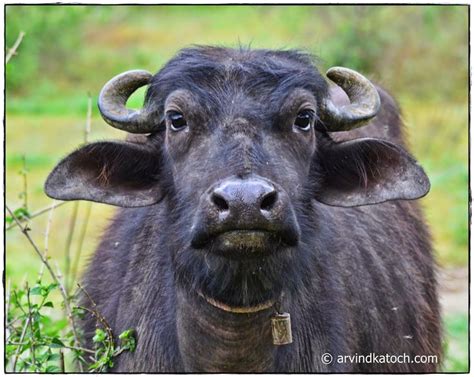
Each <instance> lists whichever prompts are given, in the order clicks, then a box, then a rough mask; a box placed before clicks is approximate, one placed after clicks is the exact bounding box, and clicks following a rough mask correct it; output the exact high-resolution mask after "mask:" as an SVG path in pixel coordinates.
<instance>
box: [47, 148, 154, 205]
mask: <svg viewBox="0 0 474 377" xmlns="http://www.w3.org/2000/svg"><path fill="white" fill-rule="evenodd" d="M161 169H162V168H161V164H160V155H159V153H158V151H157V150H153V149H151V147H149V146H145V145H143V144H142V145H140V144H135V143H130V142H98V143H93V144H89V145H86V146H84V147H82V148H79V149H78V150H76V151H75V152H73V153H71V154H70V155H69V156H67V157H66V158H64V159H63V160H62V161H61V162H60V163H59V164H58V165H57V166H56V167H55V168H54V170H53V171H52V172H51V173H50V174H49V176H48V179H47V180H46V184H45V192H46V194H47V195H48V196H50V197H52V198H55V199H61V200H76V199H83V200H91V201H93V202H99V203H107V204H113V205H116V206H120V207H142V206H147V205H151V204H155V203H157V202H158V201H160V199H161V198H162V196H163V192H162V188H161V185H160V182H159V180H160V175H161Z"/></svg>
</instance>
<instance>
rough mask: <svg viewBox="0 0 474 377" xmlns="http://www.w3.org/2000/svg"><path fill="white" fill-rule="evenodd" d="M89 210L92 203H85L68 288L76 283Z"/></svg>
mask: <svg viewBox="0 0 474 377" xmlns="http://www.w3.org/2000/svg"><path fill="white" fill-rule="evenodd" d="M91 209H92V203H90V202H88V203H86V214H85V218H84V222H83V223H82V227H81V233H80V235H79V241H78V246H77V251H76V254H75V255H74V261H73V263H72V267H71V274H70V275H71V280H70V286H72V283H74V282H75V281H76V277H77V271H78V269H79V261H80V259H81V253H82V248H83V246H84V240H85V238H86V232H87V225H89V219H90V216H91Z"/></svg>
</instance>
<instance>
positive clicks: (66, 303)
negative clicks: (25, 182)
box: [5, 205, 83, 372]
mask: <svg viewBox="0 0 474 377" xmlns="http://www.w3.org/2000/svg"><path fill="white" fill-rule="evenodd" d="M5 207H6V209H7V211H8V212H9V213H10V215H11V216H12V218H13V220H14V221H15V222H16V223H17V224H18V226H19V227H20V229H21V232H22V233H23V234H24V235H25V237H26V239H27V240H28V242H29V243H30V245H31V246H32V247H33V249H34V250H35V252H36V254H37V255H38V257H39V258H40V259H41V262H43V263H44V265H45V266H46V268H47V269H48V271H49V273H50V275H51V278H52V279H53V281H54V282H55V283H56V284H58V287H59V291H60V293H61V296H62V297H63V301H64V308H65V310H66V314H67V318H68V320H69V323H70V324H71V330H72V334H73V337H74V344H75V345H77V346H79V345H80V342H79V337H78V335H77V330H76V324H75V322H74V317H73V316H72V311H71V306H70V304H69V298H68V296H67V293H66V289H65V288H64V285H63V284H62V283H61V281H60V280H59V279H58V277H57V276H56V274H55V273H54V271H53V269H52V268H51V265H50V264H49V262H48V260H47V259H45V258H44V257H43V253H41V251H40V250H39V248H38V246H36V243H35V242H34V241H33V239H32V238H31V237H30V235H29V233H28V230H27V228H26V227H23V226H22V225H21V223H20V221H19V220H18V218H17V217H16V216H15V214H14V213H13V212H12V210H11V209H10V208H9V207H8V206H7V205H6V206H5ZM15 365H16V364H15ZM79 367H80V369H81V372H82V369H83V368H82V364H79Z"/></svg>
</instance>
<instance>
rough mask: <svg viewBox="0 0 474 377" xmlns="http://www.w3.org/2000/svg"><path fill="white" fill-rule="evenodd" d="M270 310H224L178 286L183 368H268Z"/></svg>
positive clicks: (271, 360) (271, 357)
mask: <svg viewBox="0 0 474 377" xmlns="http://www.w3.org/2000/svg"><path fill="white" fill-rule="evenodd" d="M272 314H273V309H272V308H269V309H264V310H261V311H257V312H255V313H233V312H228V311H225V310H222V309H220V308H217V307H215V306H213V305H211V304H209V303H208V302H207V301H206V300H205V299H204V298H203V297H201V296H199V295H198V294H196V293H195V292H190V291H187V290H185V289H184V288H178V291H177V330H178V341H179V349H180V352H181V357H182V360H183V363H184V368H185V370H186V372H244V371H245V372H257V373H258V372H271V370H270V369H271V366H272V365H273V364H274V356H275V353H276V346H274V345H273V343H272V334H271V322H270V317H271V316H272Z"/></svg>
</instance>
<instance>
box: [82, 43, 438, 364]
mask: <svg viewBox="0 0 474 377" xmlns="http://www.w3.org/2000/svg"><path fill="white" fill-rule="evenodd" d="M177 89H179V91H180V92H179V93H181V94H179V93H178V94H179V95H178V94H176V93H177ZM183 90H184V91H183ZM170 93H175V95H174V97H173V98H172V99H170V98H169V95H170ZM183 93H184V94H183ZM289 93H294V98H293V97H291V96H290V97H288V95H289ZM327 93H328V88H327V85H326V83H325V81H324V80H323V79H322V77H321V76H320V75H319V73H317V71H316V70H315V69H314V68H313V66H312V64H311V63H310V60H309V58H308V57H307V56H306V55H304V54H300V53H296V52H272V51H252V50H250V51H247V50H229V49H219V48H201V49H199V48H197V49H190V50H184V51H183V52H181V53H180V54H179V55H178V56H177V57H176V58H174V59H173V60H171V61H170V62H169V63H168V64H167V65H166V66H165V67H164V68H163V69H162V70H161V71H160V72H159V73H158V74H157V75H156V76H155V78H154V81H153V82H152V84H151V86H150V89H149V91H148V94H147V100H146V106H147V107H148V109H149V110H150V111H151V112H152V113H153V114H154V117H155V118H154V119H157V120H162V119H163V117H164V113H165V110H166V107H167V106H168V107H169V106H171V105H173V106H179V108H180V109H181V110H182V111H183V112H184V113H185V114H186V116H187V120H188V122H189V124H190V131H189V132H188V133H185V132H181V133H176V132H175V133H173V132H172V131H170V130H169V129H166V130H165V128H166V127H168V125H165V124H164V123H163V128H160V130H158V131H157V132H156V133H153V134H152V135H150V136H147V137H145V136H139V137H133V138H132V139H130V143H132V144H133V145H137V146H146V151H147V154H143V155H140V156H138V152H137V151H135V152H134V153H131V152H126V151H124V152H123V153H121V154H120V156H121V158H122V159H124V160H125V159H126V160H127V161H128V162H129V163H128V165H127V166H131V167H133V166H134V162H133V161H135V160H134V159H136V160H137V161H142V162H141V164H142V165H140V166H148V167H149V168H150V169H151V167H152V166H159V168H155V169H153V174H154V175H153V177H152V178H153V179H151V178H150V177H148V178H149V179H148V180H147V182H155V181H156V182H159V185H160V189H159V198H160V199H161V201H159V202H158V203H157V204H154V205H151V206H147V207H143V208H125V209H121V210H119V211H118V213H117V214H116V216H115V217H114V219H113V221H112V222H111V224H110V226H109V228H108V230H107V231H106V233H105V235H104V237H103V239H102V241H101V243H100V246H99V248H98V249H97V251H96V253H95V255H94V256H93V258H92V260H91V262H90V264H89V267H88V269H87V271H86V273H85V275H84V277H83V284H84V286H85V289H86V290H87V291H88V293H89V294H90V295H91V297H92V298H93V299H94V301H95V302H96V303H97V305H98V310H100V312H101V313H102V314H103V315H104V316H105V317H106V318H107V320H108V321H109V323H110V325H111V327H112V329H113V332H114V334H115V335H118V334H119V333H120V332H122V331H124V330H126V329H128V328H133V329H135V330H136V334H137V349H136V351H135V352H134V353H131V352H125V353H123V354H122V355H120V356H119V357H118V359H117V360H116V361H115V365H114V368H113V370H114V371H120V372H124V371H127V372H191V371H193V372H244V371H245V372H279V373H285V372H340V371H345V372H434V371H436V369H437V364H436V363H433V362H431V363H426V364H410V363H400V364H397V363H394V364H392V363H385V364H374V363H372V364H362V363H355V364H340V363H337V362H333V363H331V364H329V365H325V364H324V363H323V362H322V360H321V357H322V355H323V354H324V353H331V354H332V355H333V356H334V358H335V359H336V358H337V357H338V356H339V355H355V354H358V355H367V354H369V353H375V354H378V355H382V354H389V355H402V354H404V353H405V354H407V355H409V356H410V357H414V356H416V355H436V356H438V358H439V357H440V354H441V341H440V314H439V306H438V300H437V293H436V278H435V272H434V270H435V266H434V262H433V257H432V251H431V250H432V249H431V241H430V236H429V232H428V229H427V226H426V224H425V221H424V220H423V216H422V214H421V212H420V208H419V205H418V204H417V203H416V202H413V201H411V202H410V201H403V200H393V201H388V202H385V203H380V204H374V205H367V206H360V207H352V208H342V207H333V206H328V205H325V204H322V203H321V202H319V201H317V200H316V199H315V194H314V193H315V192H318V190H319V189H320V188H319V186H320V185H322V184H323V183H324V182H329V181H328V178H324V177H323V175H324V169H326V170H327V169H336V168H334V167H337V170H336V171H335V174H336V175H338V176H339V175H340V176H341V179H340V181H337V182H339V183H341V184H346V185H348V187H349V186H350V188H352V186H354V185H355V187H356V189H358V190H364V189H365V188H367V187H369V186H370V185H373V184H374V183H373V180H374V179H378V178H379V177H384V172H383V171H378V170H377V169H379V168H380V167H379V165H377V164H376V163H375V162H374V163H373V164H372V162H373V161H367V160H366V159H367V156H371V155H370V154H368V155H367V154H364V153H365V152H364V151H363V150H357V149H353V150H352V151H354V156H355V160H353V161H347V164H353V165H352V168H351V169H352V170H347V171H346V170H345V165H344V164H342V165H341V161H336V160H331V159H332V158H334V157H333V156H335V155H336V154H333V151H334V150H335V149H334V148H337V147H338V145H339V144H337V143H336V142H337V141H342V140H349V139H355V138H361V137H371V138H374V137H375V138H379V139H384V140H386V141H389V142H392V143H394V144H397V145H401V146H404V145H405V141H404V138H403V127H402V123H401V120H400V112H399V110H398V108H397V106H396V104H395V102H394V100H393V99H392V98H391V97H390V96H389V95H388V94H387V93H386V92H385V91H383V90H382V89H380V90H379V93H380V96H381V101H382V107H381V111H380V113H379V115H378V116H377V117H376V118H375V119H374V120H373V121H372V122H371V123H370V124H369V125H367V126H366V127H363V128H360V129H357V130H354V131H350V132H341V133H333V134H331V135H328V134H327V133H325V132H323V131H320V130H313V131H311V133H305V134H303V133H301V132H293V131H292V130H291V125H292V122H293V121H292V120H291V119H294V113H295V111H296V110H297V109H296V110H295V109H294V107H295V102H294V101H299V100H300V99H299V98H302V97H304V98H306V100H307V101H309V102H310V103H312V104H313V105H314V106H317V104H318V103H320V101H321V99H322V98H324V96H326V95H328V94H327ZM332 95H333V96H334V98H336V97H337V98H338V99H337V100H335V102H336V103H339V104H341V103H344V101H346V98H345V95H344V94H343V93H342V94H341V93H339V94H338V93H335V94H334V93H333V94H332ZM183 98H187V99H186V100H183ZM190 98H192V100H190ZM292 98H293V99H292ZM170 102H171V105H170ZM292 117H293V118H292ZM375 144H376V145H377V146H380V148H381V149H380V151H381V152H380V156H376V157H377V161H378V157H380V161H381V162H383V163H386V164H388V163H391V162H393V161H395V160H396V159H395V160H394V158H392V157H391V155H387V156H388V157H387V156H386V155H385V153H386V151H387V150H389V149H387V148H386V147H387V145H388V144H384V143H383V142H381V143H378V142H374V145H375ZM390 145H391V144H390ZM117 148H125V146H124V145H121V146H117ZM390 148H392V147H390ZM393 148H394V147H393ZM393 148H392V149H390V150H393ZM120 150H122V149H120ZM397 150H398V149H397ZM88 153H89V152H88ZM90 153H97V150H96V151H95V152H94V151H90ZM103 153H111V152H109V151H108V150H107V149H106V148H104V149H103ZM387 153H388V152H387ZM112 155H114V156H115V155H116V154H113V153H112ZM394 155H395V154H394ZM364 156H365V157H364ZM372 157H373V156H372ZM106 159H107V158H106V157H104V160H106ZM140 159H141V160H140ZM387 161H388V162H387ZM396 161H398V160H396ZM403 161H405V160H403ZM403 161H402V162H403ZM410 161H411V160H410ZM398 162H399V161H398ZM115 164H116V165H114V166H115V167H111V168H110V170H109V171H115V172H118V173H117V174H118V175H119V177H122V176H123V177H126V176H128V172H127V171H125V172H124V171H122V170H120V169H119V168H117V166H118V167H120V166H122V165H120V161H119V159H118V160H116V161H115ZM137 164H138V163H137ZM137 166H138V165H137ZM325 166H326V168H325ZM113 169H116V170H113ZM380 169H381V168H380ZM348 171H350V174H353V175H356V176H358V177H359V178H360V177H363V179H362V178H361V179H362V180H361V182H362V183H363V184H362V185H361V186H357V185H359V184H360V182H353V180H354V179H353V178H351V177H353V176H352V175H350V176H347V174H348V173H347V172H348ZM140 174H146V171H143V172H140ZM140 174H138V173H137V177H139V176H140ZM249 174H258V175H259V176H262V177H265V178H266V179H269V180H271V181H272V182H276V183H278V185H280V186H281V187H282V188H283V189H284V190H285V191H286V192H287V193H288V195H289V197H290V200H291V203H292V206H293V208H294V211H295V214H296V218H297V221H298V225H299V227H300V229H301V236H300V239H299V243H298V245H297V246H296V247H284V246H278V247H277V248H276V249H275V250H274V252H273V253H271V254H270V255H269V256H267V257H265V258H254V259H242V260H235V259H231V258H226V257H225V256H222V255H217V254H216V253H214V252H213V250H212V249H209V250H208V249H204V250H195V249H193V248H192V247H190V246H189V242H190V237H191V235H190V232H191V228H192V224H193V217H194V215H195V213H197V209H198V208H199V206H200V202H199V198H200V197H201V196H202V194H203V193H204V192H205V191H206V190H208V188H209V187H211V186H212V185H213V184H214V183H215V182H217V181H219V180H221V179H223V178H225V177H227V176H230V175H235V176H239V177H245V176H247V175H249ZM333 174H334V172H333ZM345 174H346V175H345ZM348 177H349V178H348ZM388 178H391V177H388ZM137 179H138V178H137ZM344 179H346V180H345V181H344ZM110 180H111V181H113V177H112V178H111V179H110ZM114 182H115V181H114ZM376 183H378V182H376ZM149 184H150V185H151V183H149ZM392 186H393V187H395V186H396V182H394V183H393V184H390V185H389V186H388V189H391V188H392ZM147 187H148V186H147ZM111 189H112V188H111ZM157 195H158V194H157ZM157 200H158V199H157ZM197 290H205V291H206V292H207V293H208V294H209V295H212V296H213V297H215V298H216V299H218V300H220V301H224V302H227V303H229V304H234V305H238V304H242V303H246V302H247V303H249V302H250V303H252V302H254V303H256V302H259V300H262V299H263V298H264V297H265V295H267V294H268V295H270V296H271V297H273V296H272V295H279V294H280V293H281V292H282V293H283V294H284V296H283V299H282V302H281V305H282V308H283V310H285V311H287V312H289V313H290V314H291V318H292V329H293V338H294V342H293V343H292V344H290V345H286V346H274V345H272V343H271V336H270V317H271V315H272V310H266V311H261V312H258V313H255V314H235V313H227V312H224V311H222V310H220V309H217V308H215V307H213V306H210V305H209V304H208V303H207V302H206V301H205V300H204V299H202V298H201V297H200V296H199V295H197V294H196V291H197ZM82 304H83V305H88V304H89V303H88V301H87V299H85V298H84V299H83V301H82ZM95 327H96V321H95V320H94V318H92V317H87V318H86V320H85V322H84V323H83V329H84V332H85V335H86V338H88V339H90V337H91V335H92V334H93V332H94V329H95ZM89 346H90V344H89ZM438 360H439V359H438Z"/></svg>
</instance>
